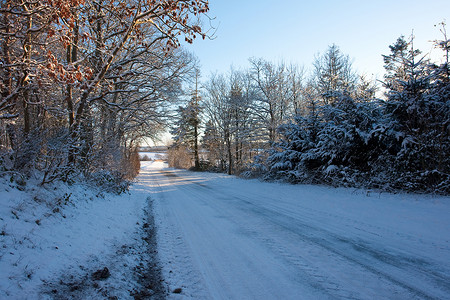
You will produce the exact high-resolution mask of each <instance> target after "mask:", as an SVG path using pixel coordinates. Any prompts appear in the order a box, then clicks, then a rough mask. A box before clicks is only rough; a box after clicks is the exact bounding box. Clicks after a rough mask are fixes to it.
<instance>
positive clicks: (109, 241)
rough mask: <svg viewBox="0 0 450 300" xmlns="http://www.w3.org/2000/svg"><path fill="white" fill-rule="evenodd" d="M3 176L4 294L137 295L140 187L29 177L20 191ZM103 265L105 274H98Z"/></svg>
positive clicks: (143, 246) (0, 277) (143, 206)
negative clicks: (126, 189)
mask: <svg viewBox="0 0 450 300" xmlns="http://www.w3.org/2000/svg"><path fill="white" fill-rule="evenodd" d="M7 179H8V177H2V178H0V270H1V272H0V295H2V297H3V299H36V298H40V299H42V298H55V297H57V298H59V299H64V298H65V297H69V295H70V294H72V296H73V295H75V296H76V297H77V298H78V297H80V299H81V298H84V297H85V296H84V295H86V296H87V295H92V294H96V295H98V297H106V298H108V297H109V298H116V297H117V298H119V299H127V298H132V295H133V294H139V293H141V290H142V287H141V286H140V284H139V277H140V276H141V275H142V274H140V273H145V272H146V271H145V270H142V266H139V263H140V262H141V263H142V260H143V259H145V258H144V256H146V255H147V253H146V252H147V251H148V243H147V241H146V239H145V236H143V234H144V235H145V233H146V229H147V228H148V223H147V213H148V209H149V208H148V201H147V197H148V194H146V192H145V189H139V187H137V188H132V190H131V192H130V193H127V194H122V195H120V196H118V195H112V194H106V193H102V192H101V191H96V190H95V189H92V188H90V187H87V186H85V185H82V184H74V185H72V186H68V185H66V184H64V183H60V182H59V183H54V184H50V185H46V186H45V187H41V186H39V185H38V184H37V182H32V181H29V182H27V184H26V185H25V186H22V187H19V188H20V189H21V190H19V189H17V186H14V184H12V183H11V182H10V181H9V180H7ZM105 268H107V269H106V270H107V274H103V276H97V277H98V278H96V275H95V272H96V271H97V270H105ZM139 268H141V271H142V272H139ZM97 275H98V273H97ZM143 276H144V275H143ZM88 298H90V297H88Z"/></svg>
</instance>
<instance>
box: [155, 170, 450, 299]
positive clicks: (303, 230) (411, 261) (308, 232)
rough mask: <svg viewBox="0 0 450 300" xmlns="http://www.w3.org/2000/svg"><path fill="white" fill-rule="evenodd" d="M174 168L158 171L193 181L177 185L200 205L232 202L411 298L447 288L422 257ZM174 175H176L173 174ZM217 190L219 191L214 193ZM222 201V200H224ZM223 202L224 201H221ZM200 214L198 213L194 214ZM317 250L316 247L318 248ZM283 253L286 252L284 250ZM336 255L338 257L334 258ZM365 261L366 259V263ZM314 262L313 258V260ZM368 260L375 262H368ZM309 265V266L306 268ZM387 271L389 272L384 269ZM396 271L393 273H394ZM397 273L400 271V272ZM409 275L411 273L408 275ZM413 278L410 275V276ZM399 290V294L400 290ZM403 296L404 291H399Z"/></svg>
mask: <svg viewBox="0 0 450 300" xmlns="http://www.w3.org/2000/svg"><path fill="white" fill-rule="evenodd" d="M175 172H176V171H169V172H167V171H163V173H162V175H165V176H166V177H167V178H169V179H170V180H171V181H172V182H175V184H177V181H178V183H180V181H181V182H184V183H189V182H191V183H193V184H194V185H195V187H194V185H189V184H185V185H181V186H178V188H181V189H183V190H184V191H185V192H186V195H188V194H191V195H192V194H193V195H196V197H197V199H198V200H200V201H202V203H203V205H207V206H210V207H212V206H215V207H216V209H218V210H219V211H223V212H226V210H227V209H229V206H230V205H232V206H234V211H233V213H236V212H237V211H239V210H241V211H242V212H243V213H246V214H247V216H248V217H250V218H261V219H263V220H264V221H265V222H266V223H270V224H272V226H277V227H279V228H282V229H283V230H284V231H287V232H290V233H291V234H292V235H296V236H297V237H298V238H300V240H302V241H304V242H307V243H309V244H310V245H315V247H317V248H320V249H322V250H324V251H323V252H325V255H326V254H328V255H329V256H331V257H332V259H331V260H334V261H339V260H342V261H346V262H347V263H350V264H351V265H354V266H358V267H359V268H361V269H363V270H365V272H366V273H367V272H368V273H370V274H372V275H374V276H375V277H379V278H382V279H383V280H384V281H385V282H389V283H391V284H392V285H393V286H397V287H399V288H401V289H402V290H404V291H403V292H405V291H407V292H408V293H409V294H410V295H411V296H413V297H415V298H423V299H434V298H441V297H445V295H446V294H445V293H447V292H449V290H450V288H449V283H448V282H449V280H448V276H447V275H445V274H439V273H437V272H433V271H432V270H433V269H432V267H434V266H432V267H429V268H428V267H427V266H428V263H427V261H425V260H421V259H420V258H419V259H417V258H409V257H404V256H402V255H400V254H398V255H393V254H390V253H387V252H386V251H384V250H382V249H375V248H373V247H371V246H370V245H369V243H367V242H365V241H363V240H360V241H355V240H351V239H348V238H346V237H344V236H341V235H336V234H334V233H332V232H331V231H329V230H326V229H323V228H319V227H315V226H311V225H309V224H308V223H306V222H305V220H300V219H298V218H295V217H294V216H290V214H289V212H287V211H280V210H282V209H280V208H278V211H276V210H274V209H271V208H270V209H269V208H266V207H263V206H258V205H256V204H255V201H252V200H254V199H253V198H251V197H248V196H244V195H236V194H235V193H230V192H229V191H227V190H225V191H224V190H222V191H221V190H220V189H218V188H217V187H216V186H209V185H208V184H207V183H201V182H199V180H191V179H189V178H183V177H180V176H177V175H176V173H175ZM177 177H178V178H177ZM198 187H202V189H198ZM218 192H222V195H220V197H218ZM211 198H212V199H215V200H216V201H208V200H207V199H211ZM224 201H226V203H225V202H224ZM225 204H226V205H225ZM197 217H201V216H197ZM226 217H228V219H230V220H232V221H234V222H236V224H237V225H239V224H238V222H239V221H240V220H233V218H232V215H231V214H229V215H228V216H226ZM259 238H260V239H264V237H259ZM270 240H271V239H270V238H267V237H266V238H265V241H264V242H265V243H266V245H265V246H266V247H272V248H276V246H275V244H276V241H277V240H276V239H272V245H269V244H270V242H271V241H270ZM278 251H279V252H283V249H279V250H278ZM319 252H320V251H319ZM286 253H287V254H286ZM286 253H285V254H282V255H283V256H284V257H285V258H286V260H287V261H288V262H289V263H294V264H297V265H298V267H299V268H303V270H306V271H307V272H306V273H308V276H309V277H311V278H314V279H315V280H317V281H319V283H317V282H314V280H313V281H312V283H311V282H310V284H311V285H312V286H314V287H315V288H317V289H323V291H327V293H329V295H333V294H334V295H336V294H337V295H339V294H340V293H339V291H340V292H344V294H341V295H340V296H343V297H346V298H351V297H353V296H354V294H352V292H351V291H343V290H342V289H343V287H342V286H339V285H336V284H335V283H334V282H332V281H331V280H332V279H328V278H330V277H328V276H324V275H323V274H321V273H320V270H318V269H317V268H313V267H312V266H308V263H305V262H299V261H300V260H298V257H297V260H298V261H297V262H295V255H292V254H289V251H286ZM337 258H338V259H337ZM368 262H369V263H368ZM313 263H315V261H313ZM370 263H375V264H374V265H371V264H370ZM308 268H309V269H308ZM386 268H387V269H388V270H389V271H384V269H386ZM399 270H400V271H402V270H405V271H406V272H413V273H417V270H419V271H420V272H421V273H422V275H421V276H420V277H421V278H423V276H424V275H426V276H429V277H430V278H432V280H433V282H434V283H435V284H437V285H438V286H439V287H440V288H441V289H443V290H444V291H441V292H444V293H443V294H441V295H436V294H434V293H430V292H431V291H430V290H429V291H424V290H423V289H421V288H418V287H415V286H414V285H413V284H411V283H407V282H405V281H404V280H402V279H398V278H397V277H398V275H402V274H399ZM388 272H390V273H388ZM396 273H397V274H396ZM400 273H401V272H400ZM366 275H367V274H366ZM411 277H413V276H411ZM411 279H413V278H411ZM403 292H402V294H403ZM403 296H404V294H403Z"/></svg>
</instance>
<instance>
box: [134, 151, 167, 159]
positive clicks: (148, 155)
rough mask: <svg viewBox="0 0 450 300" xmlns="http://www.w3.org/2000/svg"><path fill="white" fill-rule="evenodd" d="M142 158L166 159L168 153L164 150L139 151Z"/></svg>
mask: <svg viewBox="0 0 450 300" xmlns="http://www.w3.org/2000/svg"><path fill="white" fill-rule="evenodd" d="M139 158H140V159H141V160H166V159H167V153H164V152H139Z"/></svg>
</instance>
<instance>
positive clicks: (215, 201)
mask: <svg viewBox="0 0 450 300" xmlns="http://www.w3.org/2000/svg"><path fill="white" fill-rule="evenodd" d="M140 183H141V184H142V185H146V186H148V188H149V192H150V197H151V198H152V200H153V202H154V203H153V204H154V212H155V223H156V224H157V227H158V243H159V255H160V260H161V262H162V265H163V275H164V277H165V279H166V282H167V284H168V285H169V286H168V289H169V290H171V291H173V290H175V289H178V291H177V292H180V291H181V293H179V294H171V295H170V296H169V297H170V298H173V299H317V298H320V299H327V298H340V299H450V296H449V295H450V218H449V216H450V198H449V197H432V196H421V195H391V194H384V193H383V194H378V193H369V192H367V191H362V190H353V189H333V188H328V187H320V186H306V185H297V186H293V185H287V184H276V183H264V182H259V181H256V180H241V179H237V178H234V177H229V176H226V175H221V174H220V175H219V174H206V173H192V172H188V171H181V170H173V169H168V168H166V166H165V165H164V164H163V163H161V162H146V163H144V164H143V170H142V172H141V175H140ZM180 288H181V290H180Z"/></svg>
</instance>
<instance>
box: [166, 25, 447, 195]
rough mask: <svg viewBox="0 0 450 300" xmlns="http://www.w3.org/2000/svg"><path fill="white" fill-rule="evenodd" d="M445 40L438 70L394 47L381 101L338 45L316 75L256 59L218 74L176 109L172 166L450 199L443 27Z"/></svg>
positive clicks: (401, 41) (321, 59) (405, 46)
mask: <svg viewBox="0 0 450 300" xmlns="http://www.w3.org/2000/svg"><path fill="white" fill-rule="evenodd" d="M441 31H442V33H443V36H444V39H443V40H442V41H436V42H435V46H436V48H438V49H440V50H441V51H442V57H443V60H442V62H440V63H434V62H431V61H430V60H429V58H428V57H427V55H423V54H422V53H421V52H420V51H419V50H418V49H415V48H414V46H413V40H414V38H413V36H411V37H410V38H409V39H407V38H405V37H404V36H401V37H400V38H398V39H397V41H395V43H393V44H392V45H391V46H389V51H390V53H389V54H386V55H383V59H384V67H385V70H386V73H385V75H384V80H383V82H382V86H383V92H384V93H383V96H382V97H378V96H377V84H376V83H375V82H373V81H371V80H368V79H367V78H364V77H363V76H361V75H359V74H357V73H356V72H355V71H354V70H353V68H352V64H351V61H350V59H349V57H348V56H347V55H345V54H343V53H341V51H340V49H339V47H338V46H336V45H331V46H329V47H328V49H327V50H326V51H325V52H324V53H322V54H321V55H318V56H317V57H316V59H315V61H314V63H313V67H312V71H311V72H310V74H306V72H305V71H304V69H303V68H299V67H298V66H295V65H287V64H285V63H273V62H270V61H267V60H264V59H257V58H251V59H250V60H249V63H250V66H249V67H248V68H247V69H244V70H233V69H232V70H231V71H230V72H228V73H227V74H213V75H211V76H210V77H209V78H208V80H207V81H206V82H205V83H204V84H203V88H202V92H201V93H199V91H198V90H197V89H195V90H194V92H192V94H191V98H190V99H189V100H188V101H187V103H186V104H185V105H183V106H180V107H179V108H178V118H177V120H176V122H174V123H173V125H172V135H173V136H174V144H173V145H172V147H171V149H170V150H169V164H170V165H171V166H173V167H183V168H189V167H192V169H196V170H213V171H218V172H226V173H228V174H237V175H241V176H245V177H260V178H264V179H268V180H280V179H281V180H285V181H289V182H292V183H314V184H329V185H333V186H351V187H366V188H376V189H379V190H387V191H398V190H404V191H412V192H431V193H440V194H449V193H450V134H449V133H450V82H449V75H450V69H449V50H450V40H449V39H448V38H447V36H446V32H445V24H442V29H441ZM200 128H201V130H200ZM199 149H200V150H199ZM199 151H200V152H201V153H200V155H199Z"/></svg>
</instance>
